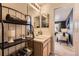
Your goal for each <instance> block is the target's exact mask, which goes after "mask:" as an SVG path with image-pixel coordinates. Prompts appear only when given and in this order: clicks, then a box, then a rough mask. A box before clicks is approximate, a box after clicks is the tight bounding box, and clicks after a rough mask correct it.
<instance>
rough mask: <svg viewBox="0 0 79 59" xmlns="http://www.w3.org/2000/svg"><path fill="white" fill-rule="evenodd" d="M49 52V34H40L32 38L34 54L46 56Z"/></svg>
mask: <svg viewBox="0 0 79 59" xmlns="http://www.w3.org/2000/svg"><path fill="white" fill-rule="evenodd" d="M50 53H51V36H46V35H40V36H37V37H36V38H35V39H34V55H35V56H48V55H49V54H50Z"/></svg>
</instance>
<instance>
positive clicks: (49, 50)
mask: <svg viewBox="0 0 79 59" xmlns="http://www.w3.org/2000/svg"><path fill="white" fill-rule="evenodd" d="M50 52H51V43H50V41H49V42H48V55H49V54H50Z"/></svg>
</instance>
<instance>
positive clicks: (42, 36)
mask: <svg viewBox="0 0 79 59" xmlns="http://www.w3.org/2000/svg"><path fill="white" fill-rule="evenodd" d="M50 37H51V36H50V35H39V36H37V37H35V38H34V41H37V42H41V43H43V42H45V41H47V39H49V38H50Z"/></svg>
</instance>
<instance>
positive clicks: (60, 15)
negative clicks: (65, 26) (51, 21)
mask: <svg viewBox="0 0 79 59" xmlns="http://www.w3.org/2000/svg"><path fill="white" fill-rule="evenodd" d="M71 9H72V8H58V9H56V10H55V21H65V20H66V18H67V16H68V15H69V13H70V11H71Z"/></svg>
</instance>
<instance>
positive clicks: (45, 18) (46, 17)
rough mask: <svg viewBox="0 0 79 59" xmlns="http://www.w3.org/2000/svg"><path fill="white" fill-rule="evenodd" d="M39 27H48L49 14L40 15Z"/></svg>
mask: <svg viewBox="0 0 79 59" xmlns="http://www.w3.org/2000/svg"><path fill="white" fill-rule="evenodd" d="M41 27H42V28H48V27H49V14H46V15H42V16H41Z"/></svg>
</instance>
